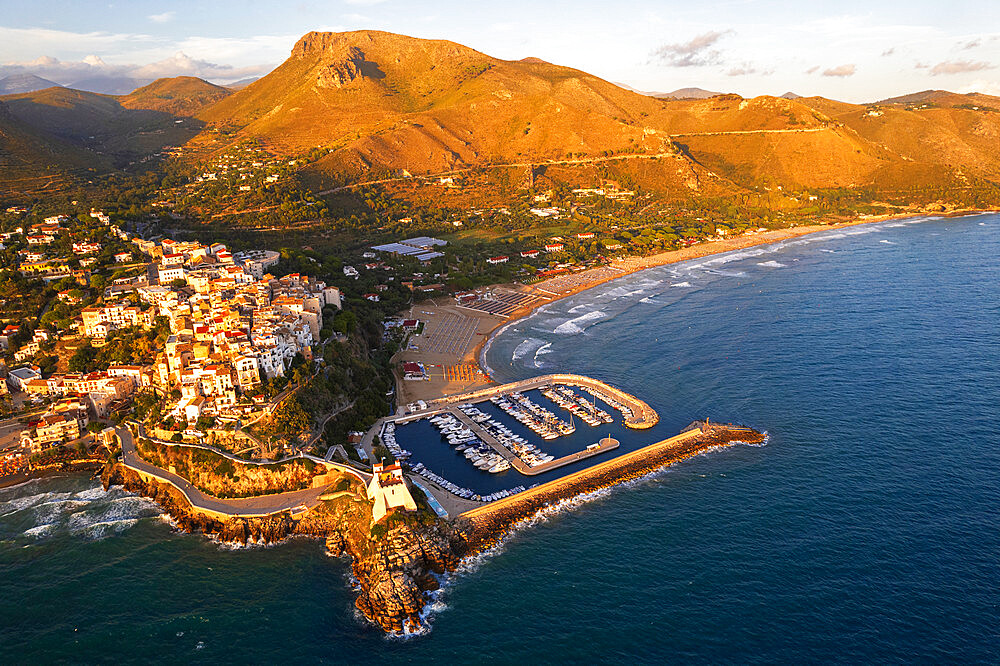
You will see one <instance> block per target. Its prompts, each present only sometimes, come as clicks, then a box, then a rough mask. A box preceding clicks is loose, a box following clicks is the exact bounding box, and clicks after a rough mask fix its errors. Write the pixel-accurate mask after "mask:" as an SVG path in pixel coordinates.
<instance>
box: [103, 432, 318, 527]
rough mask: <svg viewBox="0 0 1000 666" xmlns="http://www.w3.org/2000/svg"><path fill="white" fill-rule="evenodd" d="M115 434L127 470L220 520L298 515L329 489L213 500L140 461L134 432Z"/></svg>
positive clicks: (311, 489) (189, 484) (213, 498)
mask: <svg viewBox="0 0 1000 666" xmlns="http://www.w3.org/2000/svg"><path fill="white" fill-rule="evenodd" d="M115 431H116V432H117V433H118V437H119V439H120V440H121V443H122V462H123V463H124V464H125V466H126V467H129V468H131V469H133V470H135V471H137V472H140V473H144V474H146V475H148V476H152V477H154V478H156V479H158V480H160V481H163V482H165V483H169V484H171V485H172V486H174V487H175V488H177V490H179V491H180V492H181V493H182V494H183V495H184V497H185V499H187V501H188V502H190V503H191V506H192V507H194V508H195V509H198V510H201V511H203V512H207V513H210V514H217V515H220V516H221V517H230V518H235V517H239V516H243V517H259V516H269V515H272V514H275V513H282V512H285V511H290V512H292V513H299V512H301V511H303V510H304V509H311V508H313V507H314V506H316V505H317V504H319V503H320V499H319V498H320V495H322V494H324V493H325V492H326V490H327V488H328V486H321V487H319V488H306V489H304V490H296V491H294V492H288V493H278V494H275V495H262V496H260V497H247V498H241V499H220V498H218V497H212V496H211V495H207V494H205V493H203V492H202V491H200V490H198V489H197V488H195V487H194V486H193V485H192V484H191V483H190V482H189V481H187V479H184V478H183V477H180V476H178V475H177V474H173V473H171V472H168V471H167V470H164V469H161V468H159V467H157V466H156V465H153V464H151V463H148V462H146V461H145V460H143V459H142V458H140V457H139V454H138V453H137V452H136V450H135V440H134V439H133V438H132V433H131V432H130V431H129V430H128V428H122V427H119V428H116V429H115ZM240 462H247V461H240Z"/></svg>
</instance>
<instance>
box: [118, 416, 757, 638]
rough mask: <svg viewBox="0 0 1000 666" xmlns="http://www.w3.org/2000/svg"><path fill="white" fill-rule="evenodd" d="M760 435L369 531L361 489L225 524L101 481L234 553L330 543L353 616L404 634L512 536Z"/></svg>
mask: <svg viewBox="0 0 1000 666" xmlns="http://www.w3.org/2000/svg"><path fill="white" fill-rule="evenodd" d="M766 438H767V436H766V434H764V433H759V432H756V431H754V430H750V429H748V428H738V427H734V426H719V425H714V424H713V425H709V424H708V423H694V424H692V425H691V427H690V428H689V429H688V430H687V431H686V432H685V433H681V434H680V435H678V436H676V437H674V438H671V439H668V440H664V441H663V442H657V443H656V444H651V445H649V446H647V447H644V448H643V449H639V450H637V451H633V452H631V453H628V454H624V455H621V456H619V457H617V458H614V459H612V460H609V461H607V462H604V463H601V464H598V465H595V466H593V467H592V468H589V469H587V470H584V471H581V472H578V473H575V474H572V475H569V476H567V477H565V478H563V479H559V480H556V481H553V482H550V483H546V484H544V485H542V486H538V487H537V488H532V489H530V490H528V491H525V492H522V493H519V494H517V495H514V496H511V497H510V498H507V499H505V500H501V501H497V502H494V503H491V504H485V505H483V506H482V507H479V508H477V509H474V510H472V511H469V512H466V513H465V514H462V516H460V517H458V518H457V519H455V520H453V521H450V522H446V521H443V520H440V519H438V518H435V517H434V516H433V515H431V514H430V513H429V512H427V511H422V512H416V513H403V514H393V515H391V516H390V517H389V518H387V519H386V520H385V521H384V522H382V523H376V524H372V522H371V503H370V502H369V501H368V500H367V497H366V496H365V494H364V489H363V486H361V485H360V484H358V485H355V486H353V487H349V488H348V489H346V490H339V491H336V492H333V493H330V494H329V495H326V496H324V501H323V502H322V503H321V504H320V505H319V506H317V507H316V508H314V509H313V510H311V511H309V512H308V513H307V514H305V515H304V516H300V517H293V516H292V515H290V514H288V513H280V514H275V515H271V516H266V517H259V518H247V517H232V518H228V519H226V520H220V519H218V518H213V517H209V516H206V515H204V514H201V513H199V512H198V511H196V510H193V509H192V507H191V505H190V504H189V503H188V501H187V500H186V499H185V497H184V496H183V495H182V494H181V493H180V492H179V491H178V490H177V489H175V488H174V487H173V486H171V485H169V484H165V483H160V482H157V481H154V480H149V481H147V480H144V479H143V478H141V477H140V476H139V475H138V474H137V473H136V472H134V471H133V470H131V469H129V468H127V467H124V466H123V465H121V464H119V463H109V464H108V465H107V466H106V467H105V469H104V472H103V475H102V477H101V480H102V483H103V484H104V487H105V488H108V487H110V486H112V485H116V486H117V485H120V486H124V487H125V489H126V490H129V491H132V492H135V493H137V494H140V495H143V496H145V497H149V498H151V499H153V500H154V501H156V502H157V503H158V504H159V505H160V506H161V507H162V509H163V510H164V512H166V513H167V514H169V515H170V516H171V518H172V519H173V520H174V521H175V523H176V525H177V526H178V528H180V529H182V530H185V531H187V532H202V533H204V534H208V535H212V536H214V537H216V538H218V539H219V540H220V541H222V542H225V543H232V544H241V545H246V544H271V543H278V542H280V541H282V540H284V539H286V538H288V537H291V536H296V535H298V536H307V537H314V538H322V539H325V543H326V548H327V550H328V552H329V553H330V555H332V556H335V557H348V558H350V559H351V569H352V572H353V574H354V578H355V580H356V581H357V592H358V597H357V599H356V600H355V606H356V607H357V609H358V610H359V611H360V612H361V613H362V614H363V615H364V616H365V617H366V618H367V619H368V620H369V621H370V622H372V623H373V624H375V625H377V626H378V627H380V628H381V629H382V630H383V631H385V632H386V633H394V634H403V633H409V632H414V631H417V630H419V629H421V628H424V627H425V626H426V621H425V620H424V618H423V610H424V608H425V606H426V605H427V603H428V601H429V593H430V592H431V591H433V590H436V589H437V588H438V585H439V583H438V578H437V576H439V575H441V574H444V573H446V572H449V571H454V570H455V569H456V568H457V567H458V565H459V564H460V563H461V561H462V558H464V557H466V556H469V555H472V554H475V553H477V552H480V551H483V550H486V549H488V548H490V547H492V546H494V545H496V544H497V543H498V542H499V541H500V540H501V539H502V538H503V537H504V536H505V535H506V534H508V533H509V531H510V530H511V528H513V527H514V526H516V525H517V524H518V523H521V522H522V521H525V520H530V519H531V518H532V517H534V516H537V515H538V514H540V513H543V512H544V511H545V510H546V509H549V508H550V507H553V506H557V505H558V504H559V502H561V501H563V500H566V499H569V498H573V497H578V496H580V495H583V494H585V493H589V492H593V491H595V490H599V489H601V488H607V487H610V486H614V485H617V484H620V483H622V482H625V481H628V480H631V479H637V478H640V477H642V476H644V475H646V474H648V473H650V472H652V471H655V470H657V469H661V468H663V467H666V466H669V465H672V464H674V463H676V462H679V461H681V460H684V459H686V458H689V457H691V456H694V455H698V454H700V453H704V452H706V451H709V450H712V449H714V448H718V447H725V446H733V445H736V444H741V443H742V444H760V443H762V442H764V441H765V440H766Z"/></svg>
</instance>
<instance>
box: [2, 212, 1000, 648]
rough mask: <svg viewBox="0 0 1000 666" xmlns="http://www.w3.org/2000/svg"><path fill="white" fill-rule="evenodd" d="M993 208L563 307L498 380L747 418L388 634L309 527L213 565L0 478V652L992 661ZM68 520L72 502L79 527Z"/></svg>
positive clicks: (549, 531) (679, 421) (145, 530)
mask: <svg viewBox="0 0 1000 666" xmlns="http://www.w3.org/2000/svg"><path fill="white" fill-rule="evenodd" d="M998 257H1000V216H996V215H983V216H976V217H968V218H963V219H926V220H922V221H915V222H913V223H901V222H893V223H881V224H878V225H868V226H865V227H856V228H853V229H848V230H841V231H836V232H832V231H831V232H822V233H820V234H816V235H812V236H808V237H805V238H801V239H798V240H797V241H790V242H786V243H784V244H779V245H778V246H770V247H766V248H753V249H750V250H745V251H741V252H737V253H732V254H730V255H727V256H723V257H718V258H713V259H701V260H696V261H692V262H688V263H687V264H683V265H675V266H669V267H661V268H657V269H652V270H650V271H645V272H643V273H641V274H636V275H633V276H630V277H628V278H626V279H624V280H620V281H617V282H613V283H609V284H606V285H602V286H601V287H598V288H597V289H594V290H591V291H589V292H587V293H585V294H580V295H577V296H575V297H573V298H570V299H566V300H563V301H560V302H557V303H554V304H552V305H550V306H548V307H547V308H545V309H544V310H543V311H541V312H539V313H537V314H536V315H534V316H532V317H531V318H529V319H527V320H524V321H523V322H518V323H515V324H513V325H512V326H511V327H509V328H508V329H507V330H506V331H504V332H503V333H502V334H501V335H500V336H499V337H498V338H497V339H496V340H495V341H494V343H493V345H492V346H491V347H490V349H489V351H488V353H487V361H488V363H489V365H490V366H491V367H492V368H493V370H494V372H495V373H496V375H497V376H498V378H500V379H513V378H517V377H525V376H530V375H533V374H538V373H540V372H545V371H550V370H554V369H560V370H565V371H568V372H577V373H581V374H588V375H593V376H595V377H598V378H601V379H604V380H606V381H609V382H612V383H614V384H616V385H618V386H620V387H622V388H624V389H626V390H629V391H632V392H634V393H636V394H638V395H640V396H641V397H643V398H645V399H646V400H647V401H648V402H649V403H650V404H651V405H652V406H653V407H654V408H656V409H657V410H658V411H659V413H660V415H661V424H660V425H659V426H657V429H656V430H654V431H652V432H645V433H635V434H632V435H629V436H630V437H636V438H639V441H640V442H645V441H653V440H654V438H656V437H658V436H660V435H661V434H671V433H673V432H675V431H676V430H677V428H678V427H680V426H683V425H685V424H687V423H688V422H690V421H691V420H693V419H694V418H702V417H704V416H709V417H711V418H713V419H719V420H727V421H728V420H732V421H740V422H744V423H748V424H750V425H753V426H756V427H759V428H763V429H766V430H767V431H768V432H769V434H770V441H769V444H768V445H767V446H766V447H760V448H751V447H735V448H730V449H726V450H722V451H716V452H712V453H709V454H706V455H703V456H699V457H697V458H694V459H691V460H688V461H685V462H684V463H682V464H680V465H677V466H676V467H673V468H671V469H669V470H667V471H665V472H662V473H659V474H656V475H653V476H652V477H650V478H649V479H647V480H645V481H642V482H638V483H633V484H630V485H629V486H628V487H624V488H619V489H615V490H612V491H610V492H606V493H602V494H600V496H598V497H596V498H594V499H593V501H591V502H589V503H586V504H583V505H582V506H578V507H576V508H575V509H573V510H569V511H566V512H563V513H560V514H558V515H555V516H552V517H550V518H548V519H546V520H544V521H542V522H540V523H539V524H537V525H534V526H532V527H530V528H528V529H525V530H522V531H519V532H518V533H517V534H515V535H514V536H513V537H512V538H511V539H510V540H508V542H507V543H506V544H505V545H504V546H503V547H502V549H501V550H500V552H498V553H496V554H493V555H492V556H490V557H486V558H483V559H482V560H481V561H480V562H478V563H476V564H475V565H474V566H472V567H470V569H469V570H468V571H466V572H464V573H462V574H461V575H458V576H455V577H453V579H452V580H451V581H450V582H449V583H448V584H447V586H446V590H445V592H444V594H443V595H442V598H441V600H440V601H439V602H438V603H437V604H436V605H435V607H436V608H435V611H434V614H435V617H434V621H433V630H432V631H431V632H430V633H429V634H427V635H425V636H421V637H417V638H414V639H410V640H408V641H399V640H387V639H385V638H382V637H381V635H379V633H378V632H376V631H374V630H372V629H371V628H369V627H367V626H365V625H364V624H363V623H361V622H359V621H358V620H357V618H356V617H355V614H354V613H353V610H352V606H351V602H352V594H351V593H350V591H349V589H348V588H347V581H346V578H345V576H346V574H347V567H346V565H345V563H344V562H342V561H340V560H335V559H332V558H328V557H326V556H325V555H324V554H323V552H322V548H321V546H320V544H318V543H316V542H311V541H305V540H296V541H292V542H291V543H288V544H285V545H281V546H278V547H272V548H260V549H244V550H227V549H224V548H221V547H220V546H218V545H217V544H215V543H213V542H212V541H209V540H207V539H205V538H203V537H201V536H190V535H184V534H178V533H176V532H175V531H173V529H172V528H171V527H170V525H169V524H167V523H166V522H164V521H163V520H162V519H161V518H158V517H155V515H154V514H155V508H154V507H153V506H152V505H150V504H149V503H148V502H146V501H145V500H141V499H138V498H130V497H127V496H125V495H123V494H121V493H112V494H110V495H105V494H104V493H101V492H99V491H97V490H94V484H93V483H91V482H89V481H86V480H82V479H79V478H75V479H66V478H64V479H50V480H44V481H34V482H31V483H29V484H26V485H24V486H21V487H18V488H14V489H6V490H0V598H2V599H3V600H4V603H2V604H0V660H2V661H4V662H6V663H11V662H15V663H29V662H30V663H36V662H39V661H58V660H70V661H101V662H109V661H119V662H137V661H146V660H148V659H149V658H151V657H152V658H156V659H158V660H184V661H194V662H202V661H204V662H209V661H211V662H223V663H232V662H252V663H257V662H263V661H281V662H305V661H309V662H315V661H325V662H330V663H359V662H360V661H361V660H367V661H377V662H380V663H384V662H389V663H397V662H406V663H409V662H425V661H431V660H439V661H440V660H451V661H456V662H459V663H498V664H506V663H512V662H517V661H522V662H525V663H535V662H542V661H544V662H546V663H577V662H580V661H583V660H597V659H600V660H601V661H604V662H611V663H634V662H637V661H638V662H663V661H665V660H673V661H679V660H699V661H710V662H740V663H743V662H753V663H774V662H789V661H793V660H812V661H819V660H823V661H837V662H851V663H857V662H873V661H879V662H884V661H895V662H899V661H907V662H911V661H917V660H920V661H934V662H939V661H945V660H947V661H978V662H995V661H997V659H998V657H1000V635H998V634H1000V629H998V627H1000V591H998V582H1000V564H998V556H1000V483H998V482H1000V471H998V470H1000V438H998V437H997V435H996V428H995V424H996V423H998V422H1000V388H998V387H1000V340H998V331H1000V289H998V284H1000V282H998V279H1000V261H998V259H997V258H998ZM78 514H82V515H78Z"/></svg>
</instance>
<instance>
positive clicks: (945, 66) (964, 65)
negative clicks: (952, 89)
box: [931, 60, 993, 76]
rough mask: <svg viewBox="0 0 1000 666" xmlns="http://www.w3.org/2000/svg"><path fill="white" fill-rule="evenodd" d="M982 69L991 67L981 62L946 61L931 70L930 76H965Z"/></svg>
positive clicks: (991, 66) (991, 67)
mask: <svg viewBox="0 0 1000 666" xmlns="http://www.w3.org/2000/svg"><path fill="white" fill-rule="evenodd" d="M984 69H993V65H991V64H990V63H988V62H982V61H978V62H973V61H971V60H946V61H944V62H939V63H938V64H936V65H934V67H932V68H931V76H938V75H940V74H966V73H968V72H981V71H983V70H984Z"/></svg>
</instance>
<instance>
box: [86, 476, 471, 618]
mask: <svg viewBox="0 0 1000 666" xmlns="http://www.w3.org/2000/svg"><path fill="white" fill-rule="evenodd" d="M101 481H102V483H103V485H104V487H105V489H107V488H109V487H110V486H123V487H124V488H125V489H126V490H129V491H131V492H134V493H136V494H139V495H142V496H144V497H148V498H150V499H152V500H154V501H155V502H156V503H157V504H159V505H160V507H161V508H162V509H163V511H164V512H165V513H167V514H168V515H169V516H170V517H171V519H172V520H173V521H174V523H175V524H176V525H177V527H178V528H179V529H182V530H184V531H186V532H201V533H203V534H207V535H211V536H213V537H215V538H217V539H219V541H222V542H224V543H229V544H238V545H247V544H273V543H278V542H280V541H283V540H284V539H287V538H288V537H291V536H297V535H298V536H307V537H314V538H323V539H325V540H326V547H327V549H328V551H329V553H330V554H331V555H333V556H335V557H349V558H350V559H351V568H352V572H353V574H354V578H355V579H356V580H357V583H358V592H359V594H358V598H357V600H356V602H355V605H356V606H357V608H358V610H359V611H360V612H361V613H362V614H363V615H364V616H365V617H366V618H367V619H368V620H369V621H370V622H372V623H373V624H375V625H377V626H379V627H380V628H381V629H382V630H383V631H385V632H387V633H403V632H404V631H416V630H418V629H420V628H421V627H423V626H424V621H423V619H422V618H421V613H422V611H423V609H424V606H425V605H426V604H427V601H428V597H427V593H428V592H430V591H431V590H434V589H437V587H438V583H437V579H436V578H435V574H442V573H445V572H446V571H451V570H454V569H455V567H456V566H457V565H458V563H459V562H460V560H461V556H462V554H463V553H464V552H465V551H466V544H465V540H464V537H463V535H462V534H461V533H460V532H458V531H457V530H455V529H453V528H452V527H451V526H449V525H448V524H446V523H442V522H441V521H438V520H436V519H434V518H432V517H430V516H427V515H426V514H423V515H421V516H419V517H416V518H414V519H408V520H405V521H395V522H391V525H390V526H388V527H387V528H385V529H381V528H382V525H378V526H376V528H375V529H374V530H373V529H372V525H371V505H370V504H369V503H368V502H367V500H366V499H364V497H363V495H358V494H356V493H350V492H342V493H336V495H338V496H337V497H336V498H335V499H332V500H330V501H326V502H323V503H322V504H321V505H320V506H319V507H317V508H316V509H314V510H313V511H311V512H309V513H308V514H307V515H306V516H304V517H302V518H294V517H292V516H291V515H290V514H288V513H281V514H275V515H272V516H266V517H259V518H245V517H233V518H228V519H226V520H219V519H216V518H212V517H208V516H205V515H204V514H201V513H199V512H197V511H195V510H193V509H192V507H191V505H190V504H189V503H188V502H187V500H186V499H185V498H184V496H183V495H182V494H181V493H180V492H178V491H177V490H176V489H175V488H174V487H173V486H171V485H169V484H165V483H160V482H157V481H151V480H150V481H147V480H144V479H142V478H141V477H140V476H139V475H138V474H137V473H135V472H134V471H132V470H130V469H128V468H126V467H124V466H122V465H121V464H118V463H113V464H109V465H107V466H106V467H105V469H104V471H103V474H102V476H101Z"/></svg>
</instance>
